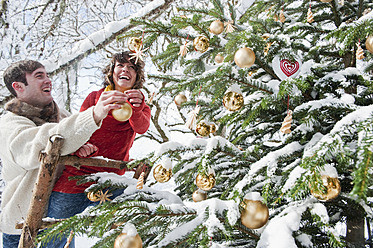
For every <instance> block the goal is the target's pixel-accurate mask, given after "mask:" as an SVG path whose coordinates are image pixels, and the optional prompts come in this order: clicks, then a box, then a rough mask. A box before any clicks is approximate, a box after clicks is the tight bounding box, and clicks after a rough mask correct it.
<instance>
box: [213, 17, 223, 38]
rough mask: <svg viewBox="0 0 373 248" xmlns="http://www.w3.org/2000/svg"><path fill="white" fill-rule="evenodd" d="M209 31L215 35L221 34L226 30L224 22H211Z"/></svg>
mask: <svg viewBox="0 0 373 248" xmlns="http://www.w3.org/2000/svg"><path fill="white" fill-rule="evenodd" d="M209 31H210V32H211V33H213V34H215V35H219V34H221V33H222V32H223V31H224V23H223V22H222V21H220V20H215V21H213V22H211V24H210V27H209Z"/></svg>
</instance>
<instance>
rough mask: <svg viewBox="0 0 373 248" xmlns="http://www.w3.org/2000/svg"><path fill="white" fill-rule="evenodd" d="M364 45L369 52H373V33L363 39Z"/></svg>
mask: <svg viewBox="0 0 373 248" xmlns="http://www.w3.org/2000/svg"><path fill="white" fill-rule="evenodd" d="M365 46H366V48H367V49H368V51H369V52H371V53H373V35H369V36H368V38H367V40H366V41H365Z"/></svg>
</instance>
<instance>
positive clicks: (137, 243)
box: [114, 233, 142, 248]
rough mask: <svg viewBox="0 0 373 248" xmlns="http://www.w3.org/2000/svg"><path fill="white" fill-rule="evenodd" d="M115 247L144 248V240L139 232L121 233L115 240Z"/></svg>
mask: <svg viewBox="0 0 373 248" xmlns="http://www.w3.org/2000/svg"><path fill="white" fill-rule="evenodd" d="M114 248H142V240H141V237H140V235H139V234H136V235H135V236H128V235H127V234H126V233H121V234H119V235H118V237H117V238H116V239H115V241H114Z"/></svg>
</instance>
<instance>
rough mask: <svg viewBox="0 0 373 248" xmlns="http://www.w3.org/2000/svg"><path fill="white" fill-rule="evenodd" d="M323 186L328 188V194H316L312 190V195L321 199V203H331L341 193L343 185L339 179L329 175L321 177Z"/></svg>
mask: <svg viewBox="0 0 373 248" xmlns="http://www.w3.org/2000/svg"><path fill="white" fill-rule="evenodd" d="M321 181H322V185H324V186H325V187H326V193H323V192H314V191H313V190H311V194H312V195H313V196H314V197H315V198H317V199H319V200H320V201H331V200H333V199H335V198H336V197H337V196H338V195H339V193H341V184H340V183H339V180H338V178H336V177H330V176H328V175H322V176H321Z"/></svg>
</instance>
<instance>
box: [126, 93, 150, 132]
mask: <svg viewBox="0 0 373 248" xmlns="http://www.w3.org/2000/svg"><path fill="white" fill-rule="evenodd" d="M132 110H133V113H132V116H131V118H130V119H129V123H130V125H131V127H132V129H133V131H135V133H139V134H143V133H145V132H146V131H148V128H149V126H150V117H151V111H150V108H149V106H148V105H146V103H145V100H143V101H142V103H141V105H140V106H139V107H134V106H132Z"/></svg>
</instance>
